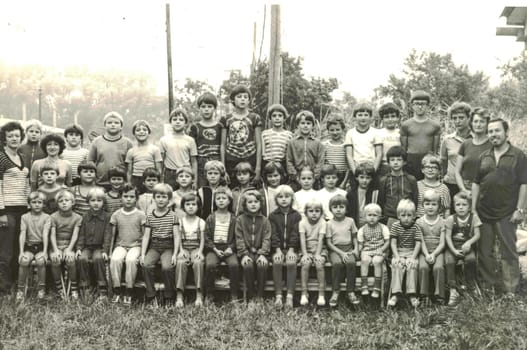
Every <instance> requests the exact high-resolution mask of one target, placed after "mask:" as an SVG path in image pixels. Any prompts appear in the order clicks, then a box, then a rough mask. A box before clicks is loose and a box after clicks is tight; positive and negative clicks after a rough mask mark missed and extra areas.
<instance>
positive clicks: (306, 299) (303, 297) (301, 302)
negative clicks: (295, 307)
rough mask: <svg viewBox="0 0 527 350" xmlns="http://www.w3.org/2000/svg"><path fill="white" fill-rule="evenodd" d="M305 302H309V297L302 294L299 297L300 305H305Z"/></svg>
mask: <svg viewBox="0 0 527 350" xmlns="http://www.w3.org/2000/svg"><path fill="white" fill-rule="evenodd" d="M307 304H309V299H308V298H307V294H302V296H301V297H300V305H302V306H306V305H307Z"/></svg>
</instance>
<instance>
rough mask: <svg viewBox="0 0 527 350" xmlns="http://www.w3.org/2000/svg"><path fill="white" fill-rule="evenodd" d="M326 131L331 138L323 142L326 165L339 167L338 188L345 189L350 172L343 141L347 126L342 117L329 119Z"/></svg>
mask: <svg viewBox="0 0 527 350" xmlns="http://www.w3.org/2000/svg"><path fill="white" fill-rule="evenodd" d="M326 129H327V130H328V134H329V137H330V138H329V139H328V140H325V141H323V142H322V144H323V145H324V147H325V148H326V153H325V156H324V159H325V160H324V161H325V162H326V164H334V165H335V166H336V167H337V176H338V182H337V186H338V187H340V188H342V189H345V188H346V184H347V181H348V171H349V169H348V161H347V158H346V149H345V148H344V139H343V136H344V134H343V133H344V130H345V129H346V124H344V120H343V119H342V118H341V117H329V119H328V121H327V122H326Z"/></svg>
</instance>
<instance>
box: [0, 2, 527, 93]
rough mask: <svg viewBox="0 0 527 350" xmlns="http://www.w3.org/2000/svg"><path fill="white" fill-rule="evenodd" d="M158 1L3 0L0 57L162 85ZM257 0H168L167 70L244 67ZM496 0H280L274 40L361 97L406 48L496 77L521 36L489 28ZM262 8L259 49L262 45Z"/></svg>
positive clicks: (221, 75) (217, 74)
mask: <svg viewBox="0 0 527 350" xmlns="http://www.w3.org/2000/svg"><path fill="white" fill-rule="evenodd" d="M164 4H165V2H164V1H155V2H152V1H150V2H147V1H141V2H130V1H128V2H121V1H109V0H106V1H82V2H79V1H71V0H70V1H52V0H49V1H10V2H9V4H7V1H3V2H2V3H1V4H0V25H1V27H0V43H2V49H1V50H0V61H3V62H6V63H9V64H42V65H49V66H53V67H57V68H59V69H60V68H61V67H64V66H68V65H86V66H88V67H91V68H93V69H99V68H103V69H106V68H118V69H125V70H133V71H142V72H145V73H147V74H149V75H151V76H152V77H153V78H154V79H155V81H156V84H157V86H158V88H159V90H160V93H164V91H165V90H164V89H165V87H166V85H167V83H166V81H167V77H166V41H165V40H166V38H165V5H164ZM265 4H267V11H268V12H270V3H266V2H262V1H243V2H242V1H172V2H171V11H172V16H171V22H172V53H173V73H174V78H175V79H184V78H185V77H190V78H193V79H199V80H206V81H208V82H209V83H210V84H212V85H213V86H214V87H215V88H217V87H218V86H219V84H220V83H221V81H222V80H223V79H225V78H227V77H228V74H229V73H228V70H230V69H241V70H242V71H243V72H244V73H247V72H248V70H249V65H250V63H251V58H252V50H253V49H252V48H253V23H254V22H256V23H257V38H258V40H257V41H258V43H257V45H258V49H257V55H258V51H259V46H260V40H261V37H262V22H263V17H264V5H265ZM505 5H509V6H510V5H511V4H510V3H509V4H507V3H505V2H503V1H495V0H493V1H481V0H480V1H475V0H470V1H465V0H442V1H423V0H421V1H417V0H415V1H413V0H409V1H388V0H384V1H380V0H379V1H328V0H325V1H318V2H307V1H302V2H300V1H284V2H282V6H281V11H282V34H283V36H282V49H283V51H288V52H289V53H290V54H291V55H293V56H303V57H304V71H305V73H306V74H307V75H312V76H321V77H336V78H337V79H338V80H339V81H340V84H341V85H340V87H341V89H342V90H346V91H349V92H351V94H352V95H354V96H357V97H359V98H368V97H369V96H371V95H372V94H373V89H374V88H375V87H377V86H378V85H380V84H384V83H386V81H387V79H388V76H389V75H390V74H391V73H394V74H399V72H400V71H401V69H402V67H403V63H404V59H405V57H407V56H408V54H409V52H410V50H411V49H413V48H415V49H416V50H418V51H434V52H438V53H441V54H445V53H452V55H453V58H454V61H455V62H456V63H457V64H467V65H468V66H469V68H470V69H471V70H472V71H476V70H482V71H484V72H485V73H486V74H487V75H489V76H491V83H493V84H496V83H497V82H499V70H498V69H497V67H498V66H500V65H502V64H504V63H506V62H507V61H508V60H510V59H511V58H512V57H514V56H517V55H518V54H520V53H521V51H522V49H523V43H517V42H516V41H515V38H513V37H498V36H496V35H495V32H496V27H497V26H501V25H504V24H505V19H504V18H501V19H500V18H499V15H500V14H501V12H502V10H503V7H504V6H505ZM269 23H270V15H269V13H268V16H267V20H266V27H265V31H264V44H263V56H267V55H268V54H269V43H268V39H269Z"/></svg>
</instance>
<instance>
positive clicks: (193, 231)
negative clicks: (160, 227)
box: [176, 193, 205, 307]
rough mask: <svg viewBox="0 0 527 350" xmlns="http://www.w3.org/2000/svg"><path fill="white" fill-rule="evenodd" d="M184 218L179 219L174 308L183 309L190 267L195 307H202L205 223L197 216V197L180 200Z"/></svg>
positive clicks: (198, 204) (199, 203)
mask: <svg viewBox="0 0 527 350" xmlns="http://www.w3.org/2000/svg"><path fill="white" fill-rule="evenodd" d="M181 208H182V209H183V211H184V212H185V216H184V217H182V218H180V219H179V232H178V235H179V236H178V240H179V242H180V243H179V254H178V255H177V261H176V292H177V296H176V307H183V292H184V291H185V283H186V282H187V271H188V267H189V266H190V265H192V271H193V272H194V283H195V285H196V302H195V305H196V306H202V305H203V273H204V268H205V257H204V256H203V248H204V246H205V221H204V220H203V219H202V218H200V217H199V216H198V211H199V210H200V208H201V202H200V199H199V197H198V196H197V195H196V194H194V193H188V194H185V195H184V196H183V198H182V199H181Z"/></svg>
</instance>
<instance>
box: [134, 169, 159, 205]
mask: <svg viewBox="0 0 527 350" xmlns="http://www.w3.org/2000/svg"><path fill="white" fill-rule="evenodd" d="M160 181H161V173H160V172H159V171H158V170H157V169H156V168H146V169H145V171H144V172H143V177H142V187H143V189H144V191H145V192H144V193H143V194H141V195H140V196H139V199H138V200H137V209H139V210H141V211H143V212H144V213H145V214H148V213H150V212H151V211H152V210H154V208H155V207H156V203H155V202H154V187H155V185H157V184H158V183H159V182H160Z"/></svg>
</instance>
